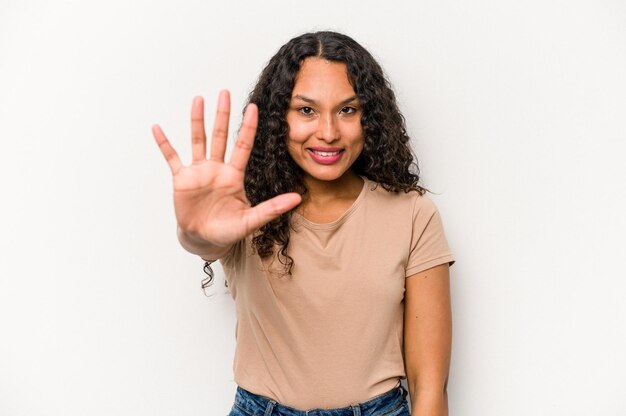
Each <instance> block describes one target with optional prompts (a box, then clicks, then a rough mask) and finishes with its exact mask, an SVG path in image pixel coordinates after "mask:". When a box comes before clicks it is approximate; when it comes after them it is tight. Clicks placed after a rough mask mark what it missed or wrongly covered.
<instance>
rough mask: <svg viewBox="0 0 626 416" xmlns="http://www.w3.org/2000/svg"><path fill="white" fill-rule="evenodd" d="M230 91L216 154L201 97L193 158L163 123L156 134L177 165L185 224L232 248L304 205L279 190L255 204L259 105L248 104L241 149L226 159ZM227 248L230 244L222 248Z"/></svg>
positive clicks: (195, 110) (177, 200)
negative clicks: (184, 156)
mask: <svg viewBox="0 0 626 416" xmlns="http://www.w3.org/2000/svg"><path fill="white" fill-rule="evenodd" d="M229 117H230V96H229V93H228V91H222V92H221V93H220V95H219V100H218V109H217V114H216V117H215V124H214V128H213V134H212V138H211V157H210V159H209V160H207V159H206V134H205V128H204V102H203V99H202V98H201V97H196V98H195V99H194V101H193V105H192V109H191V145H192V163H191V165H189V166H183V165H182V163H181V161H180V158H179V157H178V154H177V153H176V150H174V148H173V147H172V146H171V144H170V142H169V140H168V139H167V137H166V136H165V134H164V133H163V131H162V130H161V128H160V127H159V126H158V125H154V126H153V127H152V133H153V134H154V138H155V140H156V142H157V144H158V145H159V148H160V149H161V152H162V153H163V156H165V159H166V160H167V163H168V165H169V166H170V169H171V171H172V176H173V182H174V208H175V211H176V221H177V222H178V226H179V228H180V229H181V230H182V231H183V232H185V233H187V234H189V235H190V236H193V237H194V238H195V239H196V240H200V241H206V243H207V245H211V246H216V247H222V248H225V249H226V248H228V247H230V246H231V245H232V244H234V243H236V242H237V241H239V240H241V239H243V238H244V237H246V236H247V235H249V234H251V233H252V232H254V231H255V230H256V229H258V228H259V227H261V226H262V225H264V224H266V223H267V222H269V221H271V220H273V219H274V218H276V217H278V216H279V215H281V214H283V213H285V212H287V211H289V210H290V209H292V208H294V207H295V206H296V205H298V204H299V203H300V201H301V197H300V195H299V194H297V193H287V194H282V195H278V196H276V197H274V198H271V199H269V200H267V201H265V202H262V203H260V204H258V205H256V206H254V207H251V205H250V202H249V201H248V200H247V198H246V195H245V191H244V172H245V168H246V164H247V162H248V158H249V157H250V152H251V150H252V145H253V143H254V136H255V132H256V126H257V119H258V109H257V108H256V106H255V105H254V104H250V105H248V107H247V108H246V111H245V114H244V118H243V123H242V126H241V130H240V131H239V135H238V137H237V141H236V144H235V149H234V150H233V153H232V156H231V159H230V161H229V162H228V163H225V162H224V154H225V152H226V141H227V137H228V121H229ZM222 252H225V250H222Z"/></svg>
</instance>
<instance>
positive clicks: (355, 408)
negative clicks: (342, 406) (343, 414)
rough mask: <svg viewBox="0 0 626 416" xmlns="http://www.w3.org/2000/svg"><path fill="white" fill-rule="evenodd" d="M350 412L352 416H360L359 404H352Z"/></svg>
mask: <svg viewBox="0 0 626 416" xmlns="http://www.w3.org/2000/svg"><path fill="white" fill-rule="evenodd" d="M350 407H352V413H353V414H354V416H361V406H360V405H358V404H353V405H352V406H350Z"/></svg>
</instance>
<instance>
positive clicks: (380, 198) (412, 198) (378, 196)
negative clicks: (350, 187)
mask: <svg viewBox="0 0 626 416" xmlns="http://www.w3.org/2000/svg"><path fill="white" fill-rule="evenodd" d="M365 180H366V182H367V183H366V186H367V190H368V199H370V200H371V201H372V202H373V203H377V204H381V205H384V206H386V207H387V209H390V208H395V209H403V208H404V209H410V211H411V213H413V214H414V215H417V214H418V213H420V212H421V213H422V215H423V214H425V213H431V214H432V213H434V212H435V211H437V206H436V205H435V203H434V201H433V200H432V199H431V198H430V197H429V196H428V195H427V194H426V193H423V194H422V193H420V192H419V191H418V190H411V191H409V192H404V191H399V192H393V191H388V190H386V189H385V188H384V187H383V185H382V184H380V183H377V182H374V181H372V180H369V179H365Z"/></svg>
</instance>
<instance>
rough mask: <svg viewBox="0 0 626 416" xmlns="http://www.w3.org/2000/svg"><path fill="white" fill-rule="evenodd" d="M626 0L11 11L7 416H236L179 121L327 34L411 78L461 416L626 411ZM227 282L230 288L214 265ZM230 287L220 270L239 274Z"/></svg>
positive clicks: (401, 88)
mask: <svg viewBox="0 0 626 416" xmlns="http://www.w3.org/2000/svg"><path fill="white" fill-rule="evenodd" d="M625 22H626V4H625V3H624V2H623V1H619V0H604V1H600V0H569V1H565V0H562V1H559V0H530V1H525V2H520V1H512V0H504V1H498V2H494V1H487V0H476V1H471V2H469V1H453V0H439V1H409V0H406V1H386V2H374V1H371V2H364V1H344V2H330V1H321V0H318V1H315V2H291V1H274V2H236V1H232V2H226V1H220V2H209V1H195V2H180V1H176V2H175V1H168V0H159V1H147V0H144V1H135V2H130V1H124V0H109V1H107V2H104V1H102V2H97V3H96V2H87V1H72V0H65V1H61V0H57V1H39V2H34V1H23V0H20V1H17V0H15V1H9V0H0V143H1V147H0V149H1V153H0V181H1V182H0V189H1V191H2V203H1V204H0V210H1V215H0V230H1V233H2V237H1V238H0V256H1V259H0V414H1V415H11V416H26V415H43V414H52V415H83V414H90V415H223V414H226V413H227V411H228V409H229V408H230V405H231V403H232V398H233V394H234V388H235V384H234V382H233V381H232V372H231V362H232V356H233V348H234V324H235V322H234V309H233V304H232V301H231V299H230V297H229V295H228V294H227V293H226V291H225V288H224V287H223V280H222V277H221V275H219V276H218V283H217V284H216V285H215V286H214V292H215V293H216V295H215V296H214V297H213V299H212V300H209V299H207V298H205V297H204V295H203V294H202V292H201V291H200V290H199V282H200V279H201V278H202V277H203V274H202V270H201V266H202V263H201V262H200V260H199V259H198V258H196V257H194V256H192V255H189V254H187V253H186V252H184V251H183V250H182V249H181V248H180V247H179V246H178V244H177V241H176V237H175V222H174V215H173V206H172V202H171V195H170V194H171V183H170V173H169V170H168V168H167V165H166V164H165V161H164V160H163V158H162V156H161V154H160V153H159V151H158V149H157V147H156V146H155V144H154V142H153V139H152V137H151V134H150V126H151V124H152V123H155V122H158V123H160V124H161V125H162V126H163V128H164V129H165V131H166V132H167V133H168V134H169V136H170V137H171V139H172V142H173V143H174V145H175V146H176V147H177V149H178V150H179V152H180V154H181V156H182V158H183V160H185V161H187V162H188V161H189V160H190V151H189V150H190V146H189V143H190V141H189V125H188V118H189V115H188V114H189V109H190V104H191V99H192V97H193V96H194V95H196V94H201V95H204V96H205V97H207V104H208V105H207V114H209V115H212V114H213V111H214V102H215V99H216V96H217V92H218V90H219V89H221V88H224V87H226V88H229V89H231V91H232V96H233V107H234V113H235V116H234V117H233V123H234V124H238V123H239V121H240V117H239V111H240V109H241V107H242V105H243V101H244V99H245V96H246V94H247V93H248V91H249V90H250V89H251V87H252V85H253V84H254V81H255V79H256V76H257V74H258V73H259V71H260V70H261V68H262V67H263V66H264V64H265V62H266V61H267V60H268V59H269V57H270V56H271V55H272V54H273V53H274V52H275V51H276V50H277V48H278V47H279V46H280V45H282V44H283V43H284V42H286V41H287V40H288V39H289V38H291V37H292V36H294V35H297V34H300V33H302V32H305V31H309V30H315V29H327V28H330V29H336V30H340V31H345V32H346V33H348V34H350V35H351V36H353V37H354V38H355V39H357V40H358V41H360V42H361V43H362V44H364V45H365V46H366V47H368V48H369V49H370V50H371V51H372V52H373V54H374V55H375V56H376V57H377V58H378V59H379V60H380V62H381V63H382V65H383V66H384V67H385V68H386V70H387V73H388V75H389V77H390V79H391V81H392V83H393V84H394V86H395V88H396V91H397V94H398V97H399V100H400V104H401V108H402V110H403V111H404V114H405V115H406V118H407V122H408V126H409V130H410V132H411V134H412V136H413V137H414V139H415V142H414V143H415V148H416V151H417V153H418V155H419V158H420V161H421V167H422V172H423V178H424V183H425V184H426V186H428V187H429V188H430V189H432V190H434V191H436V192H438V193H440V195H438V196H434V199H435V201H436V203H437V204H438V206H439V208H440V211H441V213H442V216H443V218H444V224H445V227H446V232H447V235H448V239H449V241H450V244H451V247H452V249H453V251H454V253H455V255H456V257H457V263H456V264H455V265H454V266H453V267H452V269H451V272H452V285H453V287H452V290H453V310H454V325H455V326H454V348H453V358H452V369H451V384H450V386H449V391H450V409H451V415H463V416H478V415H480V416H502V415H507V416H517V415H520V416H522V415H524V416H526V415H533V416H537V415H552V416H554V415H563V416H565V415H568V416H571V415H618V414H626V395H625V394H624V392H623V388H624V382H623V377H624V372H625V371H626V359H625V358H624V351H626V324H625V318H626V306H625V302H624V298H625V295H626V284H625V283H624V281H625V278H626V275H625V273H624V268H623V266H622V264H621V261H620V260H621V255H622V254H623V251H624V248H625V245H624V240H623V237H624V234H625V232H626V220H625V219H624V212H626V196H625V194H624V189H625V187H624V181H625V180H626V172H625V167H624V162H623V158H624V153H625V152H624V151H625V150H626V145H625V143H624V141H625V140H626V123H625V119H626V117H625V116H626V77H625V75H624V74H626V25H625ZM218 271H219V270H218ZM218 274H219V273H218Z"/></svg>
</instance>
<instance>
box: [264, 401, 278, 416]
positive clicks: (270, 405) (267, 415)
mask: <svg viewBox="0 0 626 416" xmlns="http://www.w3.org/2000/svg"><path fill="white" fill-rule="evenodd" d="M274 406H276V402H275V401H274V400H270V401H269V402H268V403H267V407H266V408H265V415H264V416H272V413H273V412H274Z"/></svg>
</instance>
